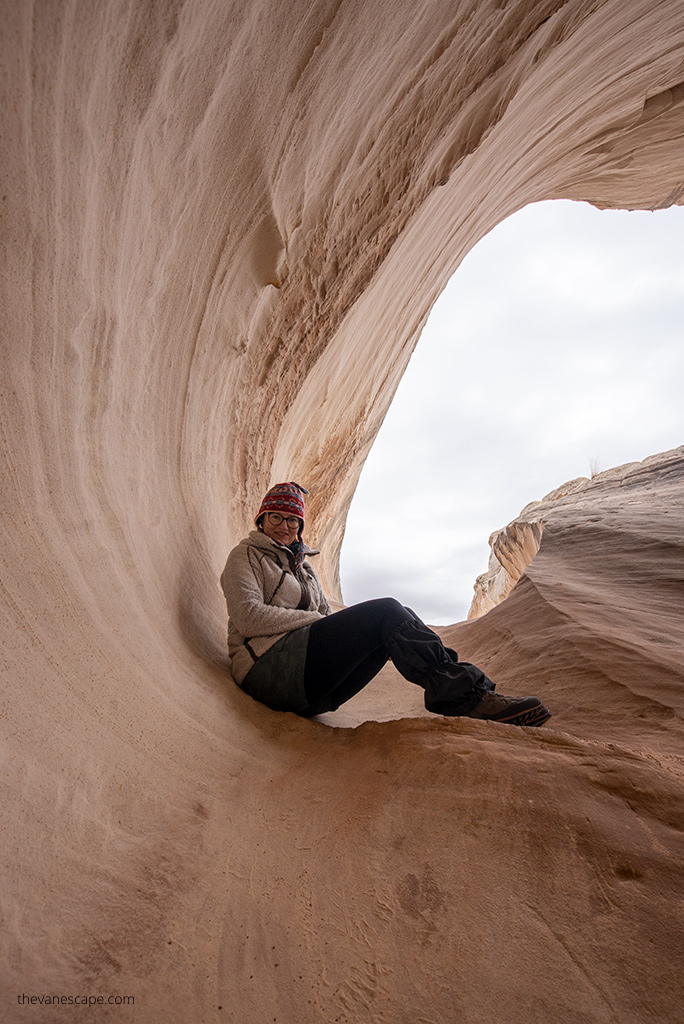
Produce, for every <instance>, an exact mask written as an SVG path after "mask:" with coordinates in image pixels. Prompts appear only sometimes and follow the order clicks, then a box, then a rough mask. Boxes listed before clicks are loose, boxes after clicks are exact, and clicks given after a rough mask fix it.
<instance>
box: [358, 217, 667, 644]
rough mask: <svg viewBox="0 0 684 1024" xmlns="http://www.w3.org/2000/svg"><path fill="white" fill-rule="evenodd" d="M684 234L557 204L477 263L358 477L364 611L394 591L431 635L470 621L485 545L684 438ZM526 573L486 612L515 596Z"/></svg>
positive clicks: (463, 269)
mask: <svg viewBox="0 0 684 1024" xmlns="http://www.w3.org/2000/svg"><path fill="white" fill-rule="evenodd" d="M683 234H684V209H682V208H680V207H673V208H670V209H669V210H660V211H657V212H655V213H644V212H632V213H628V212H626V211H615V210H610V211H599V210H596V209H595V208H594V207H590V206H588V205H587V204H580V203H572V202H565V203H563V202H551V203H541V204H536V205H535V206H532V207H527V208H525V209H523V210H521V211H519V212H518V213H517V214H515V215H513V216H512V217H510V218H508V220H507V221H505V222H503V223H502V224H499V225H498V226H497V227H496V228H495V229H494V230H493V231H492V232H490V233H489V235H487V236H486V238H484V239H483V240H482V241H480V242H479V243H478V244H477V245H476V246H475V247H474V248H473V250H471V252H470V253H469V254H468V256H467V257H466V258H465V260H464V262H463V264H462V265H461V266H460V267H459V269H458V270H457V271H456V274H455V275H454V277H453V278H452V279H451V281H450V283H449V284H448V285H447V287H446V289H445V291H444V292H443V294H442V295H441V296H440V298H439V299H438V300H437V302H436V304H435V306H434V308H433V311H432V313H431V316H430V318H429V320H428V323H427V325H426V327H425V329H424V332H423V335H422V337H421V341H420V342H419V344H418V347H417V349H416V352H415V353H414V355H413V357H412V360H411V362H410V364H409V366H408V369H407V371H406V373H405V376H404V378H403V379H402V382H401V384H400V385H399V388H398V390H397V394H396V396H395V399H394V401H393V404H392V406H391V407H390V409H389V411H388V414H387V417H386V419H385V422H384V424H383V426H382V428H381V430H380V432H379V435H378V438H377V440H376V442H375V446H374V449H373V450H372V452H371V454H370V456H369V459H368V462H367V465H366V467H365V468H364V471H363V473H362V475H361V479H360V483H359V487H358V488H357V492H356V495H355V497H354V501H353V502H352V505H351V509H350V516H349V519H348V525H347V534H346V536H345V542H344V545H343V549H342V584H343V593H344V595H345V597H346V599H347V600H348V601H349V602H350V603H353V602H354V601H356V600H362V599H364V598H366V597H371V596H380V592H382V593H384V592H385V590H387V591H388V592H392V588H394V587H396V588H398V589H399V592H400V593H401V595H402V599H403V600H404V601H405V602H406V603H409V604H411V603H412V602H413V603H414V604H415V603H416V602H418V604H419V607H420V610H421V614H422V615H423V616H424V617H426V618H428V619H429V621H431V622H435V623H441V624H446V623H448V622H453V621H457V620H458V619H465V617H466V613H467V612H468V608H469V605H470V602H471V600H472V598H473V585H474V583H475V580H476V577H479V576H480V574H482V573H483V572H484V570H485V566H486V564H487V558H488V555H489V552H488V551H487V538H488V537H489V536H490V534H491V535H494V536H499V547H500V546H501V543H502V540H501V536H502V534H501V531H502V530H503V529H504V527H505V526H506V524H507V523H510V522H511V521H512V520H514V519H515V518H516V517H517V516H518V513H519V512H520V511H521V509H522V508H523V507H524V506H526V505H527V504H528V503H529V502H531V501H534V500H540V499H542V498H543V497H544V496H545V495H546V494H547V493H549V492H551V491H554V492H556V493H560V489H561V485H562V484H563V483H565V482H566V481H573V480H574V479H575V478H580V477H581V478H583V479H586V478H589V477H590V476H591V475H595V474H596V473H597V472H599V471H600V470H608V469H610V468H611V467H615V466H619V465H623V464H625V463H628V462H635V461H638V460H641V459H643V458H646V457H647V456H649V455H653V454H656V453H657V452H660V451H664V450H667V449H669V448H672V447H675V446H676V445H678V444H679V443H681V441H682V439H683V438H684V420H683V418H682V413H681V403H680V400H679V395H678V388H677V381H678V380H680V379H681V378H682V377H683V376H684V351H683V350H682V345H681V327H680V324H681V322H682V319H684V257H683V256H682V250H681V237H682V235H683ZM574 486H576V485H573V484H572V483H571V484H570V489H573V487H574ZM567 489H568V488H567V487H566V491H567ZM388 502H389V505H388ZM393 506H394V514H393V515H392V516H388V515H387V514H386V513H387V510H388V508H391V507H393ZM517 528H518V529H523V526H522V525H521V524H519V525H518V527H517ZM509 539H510V538H509ZM528 541H529V537H527V534H526V540H525V545H524V546H525V550H526V557H528V558H531V557H532V553H533V546H532V547H530V545H529V543H528ZM528 548H529V550H528ZM355 550H358V555H357V556H356V560H355V557H354V555H355ZM398 552H401V556H400V558H399V559H398V558H397V553H398ZM492 556H493V565H494V566H496V565H497V562H496V552H495V551H494V552H492ZM398 561H399V562H400V564H399V565H398V564H397V562H398ZM509 563H510V559H509ZM492 568H493V567H492V566H490V569H492ZM498 568H499V569H501V566H500V565H498ZM511 568H512V566H511V564H508V566H507V567H506V568H505V569H503V571H502V572H501V574H500V575H499V577H498V579H497V580H495V579H494V578H492V577H491V575H490V576H489V577H488V579H487V581H486V583H485V584H484V585H485V586H486V589H487V591H488V592H489V598H487V599H485V598H484V594H483V592H482V590H481V588H479V590H478V594H477V598H476V605H475V607H476V608H478V609H479V610H480V611H482V610H484V609H486V608H489V607H492V606H493V605H492V602H493V603H496V600H500V599H501V597H502V596H505V594H507V593H508V592H509V591H510V588H511V585H512V582H515V579H517V576H516V575H515V574H513V576H512V577H511V575H509V573H508V572H507V571H506V570H507V569H511ZM522 568H524V566H522V567H518V575H519V573H520V572H521V571H522ZM495 595H496V598H495ZM494 598H495V599H494Z"/></svg>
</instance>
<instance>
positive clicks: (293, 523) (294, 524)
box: [268, 512, 299, 530]
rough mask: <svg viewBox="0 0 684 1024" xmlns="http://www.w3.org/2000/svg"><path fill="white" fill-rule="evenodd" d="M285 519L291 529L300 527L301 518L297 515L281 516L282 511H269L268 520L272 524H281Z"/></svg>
mask: <svg viewBox="0 0 684 1024" xmlns="http://www.w3.org/2000/svg"><path fill="white" fill-rule="evenodd" d="M283 519H284V520H285V522H286V523H287V525H288V527H289V528H290V529H291V530H298V529H299V519H298V518H297V516H281V514H280V512H269V513H268V521H269V523H270V524H271V525H272V526H280V524H281V523H282V521H283Z"/></svg>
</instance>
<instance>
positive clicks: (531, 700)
mask: <svg viewBox="0 0 684 1024" xmlns="http://www.w3.org/2000/svg"><path fill="white" fill-rule="evenodd" d="M464 717H465V718H483V719H485V720H486V721H488V722H506V723H508V725H543V724H544V722H546V721H547V720H548V719H549V718H550V717H551V712H550V711H549V709H548V708H546V707H544V705H543V704H542V702H541V701H540V700H539V697H504V696H503V694H501V693H494V692H493V691H490V692H489V693H486V694H485V696H484V698H483V699H482V700H481V701H480V703H479V704H476V705H475V707H474V708H473V710H472V711H469V712H468V714H467V715H465V716H464Z"/></svg>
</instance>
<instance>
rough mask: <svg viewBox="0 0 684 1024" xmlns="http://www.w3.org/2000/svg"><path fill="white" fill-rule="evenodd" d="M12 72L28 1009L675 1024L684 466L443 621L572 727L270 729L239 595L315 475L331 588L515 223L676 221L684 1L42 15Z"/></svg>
mask: <svg viewBox="0 0 684 1024" xmlns="http://www.w3.org/2000/svg"><path fill="white" fill-rule="evenodd" d="M2 45H3V61H2V76H3V78H2V81H3V103H2V105H1V106H0V118H1V124H2V138H3V149H2V160H3V176H2V180H3V185H2V195H1V197H0V200H1V203H0V205H1V209H0V213H1V214H2V219H1V225H2V237H3V255H4V257H5V258H4V264H3V265H4V271H5V272H4V275H3V301H2V309H3V314H4V317H3V334H2V353H3V379H2V405H1V421H0V428H1V433H2V448H3V460H2V484H1V493H2V498H3V519H2V531H3V534H2V559H3V565H2V574H1V578H0V582H1V584H2V592H3V602H2V613H1V614H2V618H1V620H0V635H1V637H2V659H3V670H4V678H5V682H4V701H5V710H4V713H3V732H4V735H5V738H6V739H5V745H4V748H3V749H4V762H3V781H4V790H5V796H4V799H3V810H4V813H5V823H4V832H3V853H4V856H3V861H2V870H3V883H2V897H1V899H2V908H3V917H4V926H3V931H2V953H3V964H4V965H5V967H6V969H5V984H4V995H3V999H4V1005H3V1009H2V1015H3V1017H4V1019H9V1020H12V1021H15V1020H16V1021H32V1022H34V1021H36V1020H39V1021H41V1022H44V1021H50V1022H51V1024H52V1022H57V1024H59V1022H62V1021H65V1022H71V1021H73V1020H74V1016H75V1014H74V1007H73V1006H71V1007H70V1006H68V1005H65V1006H55V1005H50V1006H49V1007H47V1006H46V1004H43V1005H42V1007H40V1006H37V1005H35V1004H34V1005H30V1004H25V1003H22V1002H21V996H22V995H26V996H28V997H30V996H32V995H33V996H36V997H42V998H44V997H45V996H47V995H50V996H65V997H67V998H68V997H69V996H77V995H78V996H83V995H90V994H102V995H103V997H104V998H105V999H106V998H107V997H109V996H112V997H113V998H117V997H124V996H133V997H134V998H135V1005H134V1006H133V1007H131V1006H130V1005H129V1006H125V1007H124V1006H121V1005H117V1004H114V1003H111V1004H108V1005H104V1006H102V1007H101V1008H100V1009H98V1010H95V1011H93V1012H94V1013H96V1014H97V1019H99V1020H111V1021H119V1020H121V1021H127V1022H128V1021H144V1022H155V1021H159V1022H162V1021H163V1022H179V1024H180V1022H183V1024H185V1022H186V1021H188V1020H190V1019H192V1020H203V1021H206V1022H209V1021H221V1020H234V1021H240V1024H263V1022H264V1021H271V1020H277V1021H295V1020H296V1021H298V1022H299V1021H302V1022H309V1021H311V1022H314V1021H316V1022H319V1021H321V1020H324V1021H326V1022H327V1021H330V1022H335V1021H337V1022H343V1021H349V1022H351V1021H355V1022H356V1021H366V1020H368V1021H370V1020H372V1021H388V1022H390V1021H391V1022H393V1024H394V1022H399V1021H407V1022H409V1021H410V1022H411V1024H413V1022H415V1021H417V1020H430V1021H439V1022H452V1021H455V1020H464V1021H466V1020H467V1021H468V1022H469V1024H477V1022H480V1021H481V1022H483V1024H484V1022H487V1024H491V1022H492V1021H500V1022H504V1021H505V1022H506V1024H516V1022H521V1024H522V1022H525V1024H530V1022H534V1021H539V1022H542V1021H543V1022H544V1024H547V1022H548V1021H549V1020H554V1021H567V1022H573V1024H577V1022H585V1021H586V1022H589V1021H591V1022H594V1021H596V1022H599V1021H600V1022H604V1021H605V1022H611V1024H612V1022H618V1021H619V1022H621V1024H622V1022H624V1021H645V1020H648V1021H663V1022H664V1021H668V1022H669V1021H673V1020H675V1019H677V1015H678V1013H679V1007H680V1004H681V991H680V989H679V987H678V985H679V978H678V963H679V962H681V918H680V917H678V914H679V912H680V911H679V907H680V904H681V896H682V879H681V861H682V846H681V830H682V817H681V793H682V781H681V779H682V776H681V749H682V747H681V712H682V707H681V693H682V670H681V665H682V616H681V594H682V587H681V583H682V509H681V494H682V486H681V452H679V453H675V454H672V455H670V456H669V457H667V458H666V459H665V460H664V461H663V462H662V463H657V465H654V467H652V468H650V469H649V468H647V469H645V470H644V471H643V474H642V476H641V478H640V482H639V483H638V486H637V485H636V484H634V486H632V483H634V482H632V483H630V485H629V486H628V487H621V486H620V485H617V486H616V487H614V488H612V489H607V490H606V491H605V493H604V492H603V491H596V490H593V489H592V494H591V495H590V494H589V491H587V492H586V494H585V493H584V492H582V494H581V495H580V496H579V498H578V504H577V505H573V503H572V502H571V501H569V502H568V503H566V504H564V505H563V506H562V507H561V506H560V505H559V506H558V510H557V512H554V514H553V516H551V517H550V519H549V521H547V522H546V524H545V529H544V533H543V537H542V542H541V548H540V550H539V553H538V555H537V557H536V558H535V559H534V561H533V563H532V564H531V565H530V566H529V567H528V568H527V569H526V570H525V572H524V574H523V576H522V577H521V579H520V580H519V582H518V584H517V586H516V587H515V589H514V591H513V593H512V594H511V596H510V597H509V598H508V600H507V601H505V602H504V603H503V604H501V605H499V606H498V607H497V608H495V609H494V610H493V611H492V612H490V613H489V614H488V615H486V616H485V617H484V618H481V619H478V620H476V621H475V622H472V623H468V624H462V625H459V626H457V627H454V628H453V630H452V632H451V633H449V631H447V633H448V635H449V636H453V639H454V642H457V643H458V645H459V648H460V650H461V654H462V655H463V656H466V655H467V656H468V657H471V658H472V659H473V660H475V659H478V660H479V661H480V662H481V663H482V664H483V666H484V667H485V668H487V669H488V670H489V671H490V672H491V673H492V674H493V675H495V677H496V678H497V679H498V680H499V681H500V688H501V689H502V690H505V687H506V685H508V684H510V685H511V687H513V686H515V688H516V690H519V689H520V688H521V687H523V688H525V689H527V687H528V685H529V686H530V687H533V688H537V689H539V690H540V692H542V693H543V695H544V696H545V697H547V698H548V701H549V703H551V704H552V705H553V709H554V712H555V717H554V718H553V719H552V720H551V723H550V725H549V727H545V728H544V730H542V731H538V732H534V731H531V730H530V731H526V730H510V729H509V728H507V727H505V726H496V725H491V724H487V723H478V722H471V721H451V722H450V721H447V720H441V719H430V720H427V719H426V717H425V715H424V714H423V713H422V712H421V710H420V704H419V700H418V696H419V695H418V694H417V693H416V691H414V690H412V689H411V688H410V687H408V688H407V685H408V684H406V685H405V686H403V687H402V688H401V689H400V690H399V689H398V687H399V685H400V684H399V683H398V682H397V680H396V679H395V678H394V676H393V674H392V671H391V670H390V669H388V670H386V671H385V673H384V674H383V676H382V677H381V678H380V679H379V680H378V681H377V684H375V685H374V687H372V688H369V690H368V691H367V692H366V693H365V694H363V695H361V696H360V697H359V698H358V699H357V701H356V702H355V704H354V705H353V706H352V705H350V706H349V708H348V709H347V710H346V711H345V713H344V715H346V716H347V717H346V718H345V717H344V715H343V714H342V713H340V718H339V721H338V724H339V725H341V726H344V725H345V724H346V725H354V724H355V723H357V722H358V721H359V720H360V719H361V718H365V719H367V721H366V722H365V724H363V725H360V726H359V727H358V728H354V729H351V728H344V727H343V728H337V729H331V728H330V724H331V723H329V722H325V721H321V722H314V721H300V720H298V719H296V718H294V717H293V716H289V715H288V716H278V715H276V714H273V713H271V712H269V711H268V710H266V709H265V708H262V707H260V706H258V705H256V704H254V703H253V702H252V701H250V699H249V698H247V697H246V696H245V695H243V694H242V693H241V692H240V691H239V690H237V689H236V688H235V687H234V686H233V685H232V683H231V681H230V676H229V674H228V666H227V662H226V655H225V646H224V634H225V623H224V608H223V604H222V600H221V595H220V592H219V590H218V584H217V577H218V573H219V571H220V569H221V567H222V565H223V561H224V558H225V555H226V552H227V551H228V549H229V548H230V547H231V545H232V544H233V543H234V542H235V541H236V540H237V539H238V538H239V537H240V536H241V535H243V533H244V532H245V530H246V528H247V526H248V524H249V522H250V519H251V515H252V514H253V510H254V508H255V504H256V502H257V501H258V499H259V497H260V495H261V493H262V492H263V490H264V489H265V487H266V486H267V485H268V484H269V483H271V482H273V481H275V480H278V479H283V478H285V479H288V478H293V477H294V478H296V479H301V480H302V481H303V482H306V483H307V485H308V486H310V487H311V492H312V493H311V501H310V510H311V531H310V539H312V540H314V541H315V542H317V543H321V544H323V545H324V547H325V551H326V557H327V561H326V563H325V565H324V574H325V576H326V578H327V581H328V585H329V587H330V588H331V590H332V591H333V592H334V590H335V587H336V580H337V555H338V550H339V544H340V542H341V537H342V533H343V529H344V520H345V515H346V510H347V508H348V505H349V501H350V499H351V495H352V494H353V491H354V486H355V483H356V480H357V478H358V474H359V472H360V468H361V465H362V463H363V459H364V457H365V455H366V453H367V452H368V450H369V447H370V445H371V443H372V441H373V438H374V436H375V434H376V433H377V430H378V428H379V425H380V423H381V421H382V418H383V415H384V412H385V411H386V409H387V406H388V404H389V402H390V400H391V397H392V395H393V392H394V389H395V388H396V385H397V383H398V381H399V379H400V377H401V374H402V372H403V370H404V368H405V366H406V363H407V361H408V359H409V356H410V353H411V351H412V348H413V346H414V344H415V341H416V339H417V337H418V334H419V332H420V329H421V327H422V325H423V324H424V322H425V319H426V317H427V315H428V312H429V310H430V307H431V305H432V303H433V301H434V300H435V298H436V297H437V295H438V294H439V293H440V291H441V289H442V287H443V285H444V284H445V283H446V281H447V279H448V278H449V276H450V275H451V274H452V273H453V271H454V270H455V268H456V267H457V265H458V264H459V262H460V260H461V259H462V258H463V256H464V254H465V253H466V252H467V251H468V250H469V248H471V247H472V246H473V245H474V244H475V243H476V241H477V240H478V239H479V238H481V237H482V236H483V235H484V234H485V233H486V232H487V231H488V230H489V229H490V228H491V227H492V226H493V225H495V224H496V223H497V222H498V221H500V220H501V219H502V218H504V217H505V216H507V215H509V214H510V213H512V212H514V211H515V210H517V209H520V208H521V207H522V206H524V205H525V204H526V203H529V202H533V201H536V200H541V199H549V198H572V199H585V200H589V201H591V202H593V203H595V204H596V205H598V206H602V207H609V206H622V207H627V208H637V207H639V208H648V209H655V208H660V207H664V206H667V205H670V204H672V203H676V202H679V201H680V200H681V197H682V194H683V190H684V186H683V185H682V177H681V175H682V171H681V166H682V162H681V155H682V134H683V129H684V102H683V100H684V71H683V70H682V68H683V58H684V26H683V23H682V18H681V4H680V3H679V2H677V0H663V2H660V3H658V2H655V3H654V2H653V0H630V2H629V3H625V2H624V0H596V2H593V3H586V2H584V0H566V2H562V0H537V2H531V0H509V2H504V0H465V2H463V3H459V4H453V3H451V2H448V0H433V2H431V3H429V4H408V3H406V4H401V3H396V2H391V0H365V2H363V3H360V2H355V0H344V2H343V0H329V2H325V0H324V2H320V3H315V4H311V3H309V2H305V0H292V2H291V3H288V4H282V3H281V4H278V3H275V2H273V0H250V3H249V4H239V3H229V2H228V3H211V2H209V0H197V2H196V3H193V4H189V3H185V4H183V3H181V2H179V0H158V2H156V3H152V2H151V0H101V2H98V3H96V4H93V3H88V2H85V0H80V2H79V0H50V2H49V3H47V2H46V3H41V4H27V3H23V2H21V0H9V2H8V3H6V4H5V5H4V9H3V39H2ZM637 476H638V473H637ZM630 496H631V497H630ZM632 498H633V500H632ZM594 506H595V507H594ZM364 702H365V703H364ZM382 719H385V720H382Z"/></svg>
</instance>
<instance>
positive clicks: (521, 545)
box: [468, 455, 668, 619]
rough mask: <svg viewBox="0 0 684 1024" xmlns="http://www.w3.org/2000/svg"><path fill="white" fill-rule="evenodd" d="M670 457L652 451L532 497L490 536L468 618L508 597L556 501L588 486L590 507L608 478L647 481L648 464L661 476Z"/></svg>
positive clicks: (533, 552) (625, 483)
mask: <svg viewBox="0 0 684 1024" xmlns="http://www.w3.org/2000/svg"><path fill="white" fill-rule="evenodd" d="M667 460H668V456H667V455H652V456H651V457H650V458H648V459H644V461H643V463H642V462H627V463H625V464H624V465H622V466H615V467H614V468H613V469H606V470H604V471H603V472H601V473H595V474H594V475H593V476H592V477H591V479H589V478H588V477H586V476H580V477H577V478H576V479H575V480H568V481H567V482H566V483H564V484H561V486H560V487H556V488H554V490H553V491H551V492H550V493H549V494H547V495H545V496H544V497H543V498H542V499H541V501H532V502H530V503H529V504H528V505H526V506H525V508H524V509H523V510H522V512H521V513H520V515H519V516H518V518H517V519H514V520H513V522H512V523H509V524H508V526H504V527H503V528H502V529H501V530H495V532H494V533H493V534H492V535H491V537H490V538H489V547H490V549H491V551H490V555H489V565H488V566H487V571H486V572H484V573H482V575H481V576H478V577H477V580H476V581H475V586H474V590H475V595H474V597H473V600H472V603H471V605H470V609H469V611H468V618H469V619H477V618H479V617H480V615H484V614H485V613H486V612H488V611H490V610H491V609H492V608H495V607H496V605H497V604H500V603H501V601H503V599H504V598H505V597H508V595H509V594H510V592H511V590H512V589H513V587H514V586H515V584H516V583H517V582H518V580H519V579H520V577H521V576H522V574H523V572H524V571H525V569H526V568H527V566H528V565H529V564H530V562H531V561H532V559H533V558H534V556H535V555H536V554H537V552H538V551H539V545H540V544H541V539H542V533H543V532H544V521H545V517H546V514H548V513H549V511H550V510H551V509H553V508H554V507H555V506H556V503H558V502H561V499H564V498H567V497H568V495H573V496H574V495H577V493H578V492H579V491H586V490H588V491H589V493H587V494H586V495H583V497H585V498H586V499H587V507H589V506H591V504H592V501H593V500H594V499H595V498H596V497H597V492H596V491H595V490H592V488H598V489H600V491H601V492H603V491H604V490H605V486H604V485H605V484H607V483H608V482H612V483H614V485H615V486H616V487H618V488H622V487H629V485H630V483H632V482H633V481H634V480H635V479H636V480H638V481H639V482H642V481H643V478H644V470H645V469H647V468H648V469H650V470H651V471H652V472H653V475H654V477H655V478H657V477H658V475H659V469H660V467H661V466H662V464H663V462H664V461H665V462H667ZM564 504H567V503H564ZM570 504H571V507H572V508H573V511H574V510H576V509H577V508H578V507H579V508H581V507H583V504H582V503H580V504H579V505H578V503H577V501H575V500H573V501H572V502H571V503H570Z"/></svg>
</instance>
